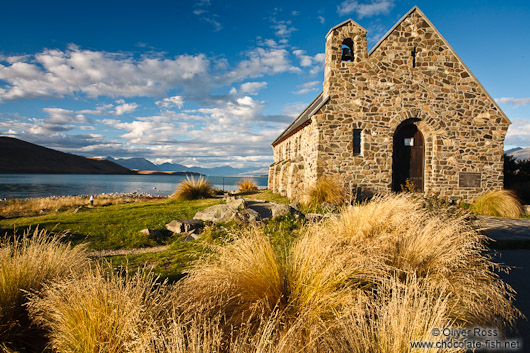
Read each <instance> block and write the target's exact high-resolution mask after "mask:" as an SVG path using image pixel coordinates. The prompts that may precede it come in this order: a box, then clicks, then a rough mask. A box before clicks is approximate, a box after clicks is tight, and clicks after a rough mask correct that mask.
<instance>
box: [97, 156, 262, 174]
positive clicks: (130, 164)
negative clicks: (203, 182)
mask: <svg viewBox="0 0 530 353" xmlns="http://www.w3.org/2000/svg"><path fill="white" fill-rule="evenodd" d="M107 160H109V161H113V162H115V163H118V164H120V165H122V166H124V167H127V168H129V169H139V170H155V171H161V172H182V171H192V172H197V173H201V174H204V175H212V176H241V175H244V176H249V175H262V174H268V168H267V167H261V168H258V170H256V168H233V167H230V166H222V167H215V168H201V167H186V166H184V165H182V164H177V163H162V164H154V163H152V162H150V161H148V160H147V159H145V158H129V159H115V158H112V157H107ZM265 168H266V170H267V172H265V173H264V172H263V171H264V170H265Z"/></svg>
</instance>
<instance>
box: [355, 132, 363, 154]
mask: <svg viewBox="0 0 530 353" xmlns="http://www.w3.org/2000/svg"><path fill="white" fill-rule="evenodd" d="M361 131H362V130H361V129H353V155H354V156H359V155H360V154H361Z"/></svg>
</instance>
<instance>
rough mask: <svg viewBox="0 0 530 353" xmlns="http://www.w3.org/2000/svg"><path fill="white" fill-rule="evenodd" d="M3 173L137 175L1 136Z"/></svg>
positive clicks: (0, 153) (95, 160)
mask: <svg viewBox="0 0 530 353" xmlns="http://www.w3.org/2000/svg"><path fill="white" fill-rule="evenodd" d="M0 173H2V174H136V173H135V172H133V171H131V170H129V169H127V168H125V167H123V166H121V165H118V164H116V163H113V162H111V161H107V160H101V159H90V158H85V157H81V156H77V155H75V154H69V153H64V152H60V151H56V150H52V149H50V148H46V147H42V146H39V145H35V144H33V143H29V142H26V141H22V140H19V139H16V138H12V137H6V136H0Z"/></svg>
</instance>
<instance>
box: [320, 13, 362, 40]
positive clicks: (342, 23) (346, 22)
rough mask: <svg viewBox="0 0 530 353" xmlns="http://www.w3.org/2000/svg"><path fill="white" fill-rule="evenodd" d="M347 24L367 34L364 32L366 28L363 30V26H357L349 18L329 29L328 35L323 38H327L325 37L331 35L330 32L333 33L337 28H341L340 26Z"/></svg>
mask: <svg viewBox="0 0 530 353" xmlns="http://www.w3.org/2000/svg"><path fill="white" fill-rule="evenodd" d="M348 23H353V24H354V25H355V26H357V27H360V28H361V29H362V30H363V31H365V32H368V31H367V30H366V28H364V27H363V26H361V25H360V24H358V23H357V22H355V21H354V20H352V19H351V18H348V19H347V20H346V21H344V22H341V23H339V24H338V25H336V26H333V27H331V29H330V30H329V31H328V34H326V37H325V38H327V37H328V36H329V35H330V34H331V32H333V31H334V30H336V29H337V28H339V27H342V26H344V25H345V24H348Z"/></svg>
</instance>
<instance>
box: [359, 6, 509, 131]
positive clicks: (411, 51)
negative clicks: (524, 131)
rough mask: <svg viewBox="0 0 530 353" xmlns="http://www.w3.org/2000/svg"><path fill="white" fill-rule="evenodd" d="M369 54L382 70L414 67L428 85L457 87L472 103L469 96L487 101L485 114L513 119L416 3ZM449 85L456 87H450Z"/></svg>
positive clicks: (396, 72) (402, 70) (483, 103)
mask: <svg viewBox="0 0 530 353" xmlns="http://www.w3.org/2000/svg"><path fill="white" fill-rule="evenodd" d="M368 56H369V58H370V59H371V60H370V61H371V62H374V63H376V65H379V66H380V67H381V68H382V69H383V70H388V71H392V72H393V74H394V76H396V75H399V74H407V73H409V72H411V70H412V69H413V70H414V73H421V74H423V75H426V76H428V78H427V79H426V86H428V85H435V86H438V87H441V88H442V89H445V90H447V89H450V88H456V90H457V91H459V92H460V93H461V94H462V97H463V98H464V99H465V100H467V101H468V103H469V104H475V102H469V99H472V98H477V100H478V101H480V103H479V105H481V106H486V105H487V108H486V109H485V111H487V112H488V114H483V115H484V116H500V117H501V118H502V123H504V124H510V123H511V122H510V120H509V119H508V117H507V116H506V115H505V114H504V112H503V111H502V110H501V109H500V107H499V106H498V105H497V103H496V102H495V100H494V99H493V98H492V97H491V96H490V95H489V93H488V92H487V91H486V89H484V87H483V86H482V85H481V83H480V82H479V80H478V79H477V78H476V77H475V76H474V75H473V73H472V72H471V70H469V68H468V67H467V66H466V65H465V63H464V62H463V61H462V59H460V57H459V56H458V54H457V53H456V52H455V51H454V49H453V48H452V47H451V45H450V44H449V43H448V42H447V40H446V39H445V38H444V37H443V36H442V34H441V33H440V32H439V31H438V30H437V29H436V27H435V26H434V25H433V24H432V23H431V22H430V21H429V19H428V18H427V17H426V16H425V14H423V12H422V11H421V10H420V9H419V8H418V7H417V6H415V7H413V8H412V9H411V10H410V11H409V12H408V13H407V14H405V16H403V17H402V18H401V19H400V20H399V21H398V22H397V23H396V24H395V25H394V27H392V28H391V29H390V30H389V31H388V32H387V33H386V34H385V35H384V36H383V37H382V38H381V39H380V40H379V42H378V43H377V44H376V45H375V46H374V47H373V48H372V49H371V50H370V52H369V54H368ZM384 64H390V66H388V65H384ZM427 83H428V84H427ZM449 85H450V86H453V87H447V86H449ZM454 98H456V97H454ZM490 111H491V112H490Z"/></svg>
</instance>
